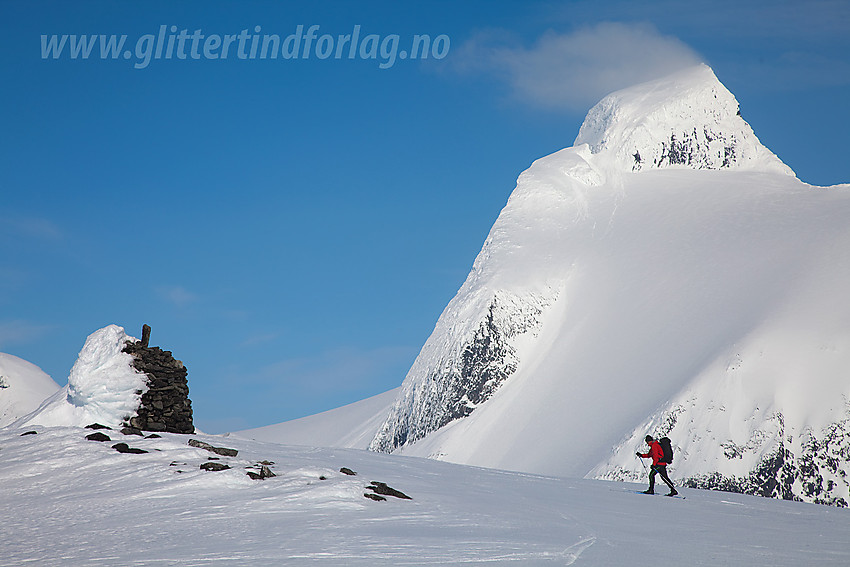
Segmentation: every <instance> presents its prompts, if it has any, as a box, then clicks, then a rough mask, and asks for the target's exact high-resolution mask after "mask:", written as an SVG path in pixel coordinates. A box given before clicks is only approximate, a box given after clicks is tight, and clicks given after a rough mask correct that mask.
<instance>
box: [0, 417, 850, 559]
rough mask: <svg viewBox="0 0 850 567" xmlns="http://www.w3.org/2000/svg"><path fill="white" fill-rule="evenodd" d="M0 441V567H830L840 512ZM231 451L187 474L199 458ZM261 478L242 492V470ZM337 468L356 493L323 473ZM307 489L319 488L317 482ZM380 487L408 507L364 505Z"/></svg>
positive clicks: (375, 461)
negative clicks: (213, 467)
mask: <svg viewBox="0 0 850 567" xmlns="http://www.w3.org/2000/svg"><path fill="white" fill-rule="evenodd" d="M37 430H38V434H37V435H29V436H25V437H21V436H20V434H21V433H22V430H16V429H11V428H6V429H3V430H0V486H2V487H3V490H2V491H0V525H2V526H3V533H4V535H3V537H2V538H0V565H2V566H12V565H15V566H17V565H25V564H33V565H39V566H62V567H75V566H81V567H82V566H86V567H88V566H91V565H110V566H115V565H136V566H147V565H150V566H160V565H161V566H164V565H181V566H195V565H197V566H200V565H210V564H215V565H227V566H237V565H239V566H243V565H244V566H246V567H247V566H250V567H255V566H257V565H287V566H298V565H335V566H336V565H338V566H353V565H364V566H370V567H371V566H375V565H393V566H396V565H488V566H491V565H522V566H532V567H533V566H537V565H541V566H542V565H553V566H558V565H581V566H586V567H593V566H598V567H610V566H612V565H648V564H653V565H661V564H669V565H689V566H700V565H705V566H711V567H714V566H716V565H747V566H771V567H779V566H784V565H787V566H792V567H799V566H801V565H806V566H807V567H810V566H817V565H848V564H850V546H848V545H847V538H846V536H847V533H848V530H850V511H848V510H844V509H837V508H829V507H824V506H817V505H812V504H803V503H794V502H784V501H776V500H769V499H763V498H755V497H749V496H743V495H736V494H727V493H718V492H705V491H697V490H687V489H682V493H683V494H685V495H686V496H687V499H686V500H680V499H671V498H666V497H664V496H645V495H642V494H636V493H633V492H630V490H636V489H642V488H643V485H636V484H625V483H611V482H604V481H594V480H568V479H558V478H547V477H543V476H533V475H526V474H520V473H509V472H502V471H496V470H488V469H481V468H474V467H468V466H462V465H453V464H450V463H444V462H439V461H434V460H427V459H419V458H413V457H401V456H396V455H383V454H376V453H370V452H367V451H357V450H345V449H311V448H303V447H302V448H296V447H290V446H282V445H275V444H269V443H259V442H252V441H245V440H239V439H235V438H232V437H231V438H225V437H215V436H203V435H200V436H197V435H196V436H188V435H175V434H164V435H163V437H162V438H161V439H142V438H140V437H135V436H123V435H121V434H119V433H117V432H115V431H110V430H105V433H107V434H108V435H110V436H111V437H112V442H126V443H128V444H130V445H131V446H132V447H138V448H142V449H145V450H148V451H150V452H149V453H147V454H138V455H132V454H119V453H117V452H116V451H114V450H112V449H111V448H110V445H111V444H112V442H107V443H98V442H93V441H87V440H85V438H84V437H85V435H86V434H89V433H91V430H87V429H82V428H75V427H52V428H43V427H39V428H37ZM188 439H199V440H202V441H205V442H208V443H210V444H211V445H214V446H219V447H220V446H224V447H230V448H234V449H238V450H239V454H238V456H237V457H220V460H218V461H216V462H219V463H223V464H227V465H229V466H231V467H232V468H230V469H229V470H224V471H221V472H204V471H201V470H200V469H199V465H200V464H201V463H204V462H208V461H207V460H208V458H209V457H210V456H211V453H209V452H207V451H204V450H203V449H196V448H192V447H189V446H188V444H187V441H188ZM259 460H271V461H274V463H275V464H274V465H272V467H271V468H272V469H273V471H274V472H275V473H276V474H277V475H278V476H276V477H274V478H269V479H266V480H264V481H253V480H250V479H249V478H248V476H246V474H245V467H246V466H252V465H254V464H256V463H257V462H258V461H259ZM341 467H349V468H351V469H353V470H354V471H356V472H357V473H358V474H357V476H347V475H344V474H341V473H340V472H339V469H340V468H341ZM320 476H325V477H326V480H319V477H320ZM371 481H381V482H385V483H387V484H389V486H391V487H393V488H395V489H397V490H401V491H402V492H404V493H406V494H408V495H409V496H411V497H412V500H401V499H397V498H393V497H389V498H388V500H387V501H386V502H374V501H372V500H368V499H366V498H364V496H363V494H364V492H368V491H367V490H365V487H366V486H367V485H368V484H370V482H371Z"/></svg>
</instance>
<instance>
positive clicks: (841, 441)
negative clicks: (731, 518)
mask: <svg viewBox="0 0 850 567" xmlns="http://www.w3.org/2000/svg"><path fill="white" fill-rule="evenodd" d="M777 418H778V420H779V423H780V424H781V430H780V433H781V441H780V442H779V443H778V446H777V447H776V448H775V449H774V450H773V451H771V452H770V453H769V454H768V455H767V456H765V457H764V458H763V459H762V460H761V461H760V462H759V464H758V465H757V466H756V467H755V468H754V469H753V470H752V471H751V472H750V474H749V475H748V476H746V477H729V476H724V475H722V474H720V473H717V472H715V473H712V474H707V475H701V476H697V477H691V478H687V479H684V481H683V484H684V486H688V487H691V488H704V489H710V490H724V491H727V492H738V493H742V494H753V495H757V496H766V497H768V498H780V499H783V500H797V501H804V502H813V503H815V504H826V505H830V506H836V507H839V508H846V507H848V502H847V500H846V499H845V498H844V497H843V496H841V495H842V494H846V493H847V491H848V487H850V478H848V477H849V476H850V466H848V463H850V418H848V419H844V420H842V421H839V422H836V423H833V424H832V425H830V426H829V427H827V428H826V429H825V430H823V431H821V432H820V433H819V434H817V435H816V434H815V433H814V432H813V431H811V430H806V431H805V432H804V434H803V435H802V439H801V440H800V441H801V442H800V443H799V444H794V443H792V439H793V437H792V436H790V435H787V434H786V431H785V427H784V419H783V418H782V415H781V414H780V415H778V416H777ZM726 457H727V458H729V459H732V458H740V457H739V456H738V454H737V453H735V452H730V453H727V455H726Z"/></svg>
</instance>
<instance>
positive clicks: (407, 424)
mask: <svg viewBox="0 0 850 567" xmlns="http://www.w3.org/2000/svg"><path fill="white" fill-rule="evenodd" d="M549 301H550V298H547V297H535V296H528V297H516V296H513V295H511V294H507V293H496V294H495V295H494V296H493V298H492V299H491V300H490V302H489V305H488V306H487V308H486V311H484V312H483V313H482V315H481V319H480V320H479V321H478V322H477V325H476V326H475V327H473V328H472V329H470V330H471V332H470V333H469V335H467V337H466V338H465V339H464V340H463V342H462V343H460V344H459V345H458V347H459V348H456V349H452V351H451V352H450V353H447V355H443V358H439V359H435V360H433V361H432V362H431V363H430V364H428V365H427V367H426V370H425V373H424V374H423V376H422V378H423V379H422V380H420V381H418V383H415V385H414V387H413V388H412V389H411V390H409V391H408V392H405V395H404V397H403V398H402V399H400V400H399V401H397V402H396V405H395V406H394V407H393V408H392V409H391V410H390V415H389V416H388V418H387V421H386V422H385V423H384V425H383V426H382V428H381V430H379V431H378V433H377V434H376V436H375V439H373V440H372V443H371V445H370V447H369V449H370V450H373V451H381V452H387V453H389V452H392V451H394V450H395V449H397V448H398V447H401V446H403V445H407V444H412V443H415V442H416V441H418V440H419V439H422V438H423V437H425V436H426V435H428V434H429V433H431V432H433V431H436V430H437V429H440V428H441V427H443V426H445V425H447V424H449V423H451V422H453V421H455V420H458V419H462V418H464V417H467V416H468V415H470V414H471V413H472V412H473V411H475V409H476V408H477V407H478V406H480V405H481V404H483V403H484V402H486V401H487V400H488V399H490V397H492V396H493V394H494V393H495V392H496V391H497V390H498V389H499V388H500V387H501V386H502V384H503V383H504V382H505V381H506V380H507V379H508V378H510V377H511V375H513V374H514V372H516V370H517V367H518V365H519V362H520V361H519V358H518V356H517V352H516V348H515V347H514V344H513V343H514V339H516V338H517V337H518V336H520V335H523V334H525V333H528V332H532V333H534V332H536V331H537V329H538V328H539V327H540V325H541V316H542V313H543V311H544V309H545V308H546V307H547V306H548V305H549ZM426 347H427V345H426ZM423 352H424V349H423ZM420 357H423V354H422V353H420ZM417 362H419V360H418V359H417ZM414 368H415V367H414ZM411 372H413V370H411Z"/></svg>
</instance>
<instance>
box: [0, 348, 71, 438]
mask: <svg viewBox="0 0 850 567" xmlns="http://www.w3.org/2000/svg"><path fill="white" fill-rule="evenodd" d="M58 389H59V384H57V383H56V382H54V381H53V378H51V377H50V376H48V375H47V374H46V373H45V372H44V371H43V370H42V369H41V368H39V367H38V366H36V365H35V364H32V363H30V362H27V361H26V360H22V359H20V358H18V357H17V356H12V355H11V354H5V353H2V352H0V427H5V426H7V425H9V424H10V423H12V422H14V421H16V420H17V419H19V418H20V417H22V416H25V415H27V414H29V413H30V412H32V411H33V410H34V409H36V408H37V407H38V406H39V404H40V403H41V402H43V401H44V399H45V398H47V397H48V396H50V395H52V394H54V393H55V392H56V391H57V390H58Z"/></svg>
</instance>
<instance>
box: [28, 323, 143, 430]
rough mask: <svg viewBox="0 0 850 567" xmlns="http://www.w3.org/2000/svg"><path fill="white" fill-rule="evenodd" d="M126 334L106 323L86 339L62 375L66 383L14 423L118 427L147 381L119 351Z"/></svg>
mask: <svg viewBox="0 0 850 567" xmlns="http://www.w3.org/2000/svg"><path fill="white" fill-rule="evenodd" d="M128 340H133V341H135V340H137V339H132V337H129V336H128V335H127V334H126V333H125V332H124V329H123V328H122V327H119V326H117V325H109V326H108V327H104V328H103V329H100V330H98V331H95V332H94V333H92V334H91V335H89V337H88V338H87V339H86V342H85V345H83V348H82V350H81V351H80V354H79V356H78V357H77V361H76V363H74V366H73V368H71V373H70V375H69V376H68V385H67V386H65V387H64V388H62V389H61V390H59V391H58V392H57V393H56V394H54V395H53V396H51V397H50V398H48V399H47V400H45V401H44V403H43V404H42V405H41V407H39V408H38V409H37V410H36V411H35V412H33V413H32V414H30V415H28V416H26V417H24V418H22V419H21V420H19V421H17V422H16V423H15V424H14V425H16V426H24V425H27V424H40V425H48V426H52V425H73V426H79V427H85V426H86V425H88V424H90V423H94V422H96V423H102V424H105V425H108V426H111V427H116V428H117V427H119V426H120V425H121V424H122V423H124V422H125V421H126V420H128V419H129V418H130V417H131V416H132V415H134V414H135V412H136V409H137V408H138V407H139V401H140V399H141V396H142V394H143V393H144V392H145V391H147V389H148V385H147V380H146V378H145V375H144V374H142V373H140V372H138V371H136V370H135V369H134V368H133V357H132V356H131V355H129V354H127V353H125V352H124V345H125V344H126V343H127V341H128Z"/></svg>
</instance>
